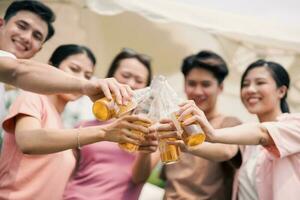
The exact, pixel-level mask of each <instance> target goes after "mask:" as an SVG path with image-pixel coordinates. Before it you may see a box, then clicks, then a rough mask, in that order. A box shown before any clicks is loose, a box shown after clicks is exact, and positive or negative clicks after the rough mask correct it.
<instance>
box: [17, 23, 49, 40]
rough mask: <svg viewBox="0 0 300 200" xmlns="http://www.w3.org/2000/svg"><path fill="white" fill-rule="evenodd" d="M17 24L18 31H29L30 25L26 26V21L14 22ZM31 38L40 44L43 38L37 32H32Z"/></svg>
mask: <svg viewBox="0 0 300 200" xmlns="http://www.w3.org/2000/svg"><path fill="white" fill-rule="evenodd" d="M16 24H17V27H18V28H19V29H20V30H23V31H27V30H29V29H30V28H31V27H30V24H28V23H27V22H26V21H22V20H20V21H17V22H16ZM32 36H33V38H34V39H35V40H37V41H38V42H42V41H43V39H44V37H43V35H42V33H41V32H39V31H37V30H34V31H33V33H32Z"/></svg>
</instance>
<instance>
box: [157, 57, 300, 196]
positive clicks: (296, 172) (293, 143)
mask: <svg viewBox="0 0 300 200" xmlns="http://www.w3.org/2000/svg"><path fill="white" fill-rule="evenodd" d="M289 81H290V79H289V75H288V73H287V72H286V70H285V69H284V68H283V67H282V66H281V65H279V64H278V63H274V62H267V61H264V60H258V61H256V62H254V63H252V64H251V65H250V66H249V67H248V68H247V69H246V71H245V72H244V74H243V76H242V81H241V99H242V102H243V104H244V105H245V107H246V108H247V109H248V111H249V112H250V113H251V114H256V115H257V117H258V119H259V122H260V123H247V124H243V125H239V126H236V127H233V128H225V129H216V130H215V129H213V127H212V126H211V125H210V124H209V123H208V121H207V119H206V117H205V115H204V114H203V112H202V111H201V110H200V109H199V108H197V106H195V104H194V103H193V102H187V103H185V104H183V105H181V106H182V107H181V110H180V112H179V114H180V115H181V116H180V118H179V120H182V121H183V123H184V124H191V123H193V122H195V121H196V122H198V123H200V125H201V126H202V128H203V129H204V131H205V133H206V135H207V140H208V141H210V142H214V143H225V144H239V145H247V146H243V147H242V148H241V149H242V150H241V151H242V155H243V163H242V166H241V167H240V170H239V173H238V175H237V177H236V181H235V189H234V193H233V199H234V200H235V199H239V200H254V199H260V200H282V199H289V200H296V199H299V197H300V190H299V188H300V167H299V166H300V115H299V114H288V113H289V108H288V105H287V102H286V97H287V90H288V88H289ZM191 113H192V114H194V116H193V117H192V118H189V119H187V120H183V119H184V116H185V115H188V114H191ZM163 123H170V122H168V121H165V122H163ZM167 126H169V127H167ZM171 126H172V125H171ZM171 126H170V124H167V125H164V126H161V127H160V129H161V130H164V129H166V128H170V127H171ZM248 145H249V146H248ZM250 145H251V146H250ZM236 153H237V152H232V154H233V155H234V154H236Z"/></svg>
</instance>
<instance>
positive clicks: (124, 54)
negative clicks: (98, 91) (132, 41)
mask: <svg viewBox="0 0 300 200" xmlns="http://www.w3.org/2000/svg"><path fill="white" fill-rule="evenodd" d="M127 58H135V59H137V60H138V61H139V62H140V63H142V64H143V65H144V66H145V67H146V69H147V71H148V77H147V86H149V85H150V82H151V79H152V69H151V58H150V57H149V56H148V55H146V54H141V53H138V52H136V51H135V50H133V49H130V48H123V49H122V51H121V52H120V53H118V54H117V55H116V57H115V58H114V59H113V60H112V63H111V64H110V67H109V69H108V72H107V74H106V78H110V77H113V76H114V74H115V72H116V71H117V69H118V67H119V65H120V62H121V61H122V60H124V59H127Z"/></svg>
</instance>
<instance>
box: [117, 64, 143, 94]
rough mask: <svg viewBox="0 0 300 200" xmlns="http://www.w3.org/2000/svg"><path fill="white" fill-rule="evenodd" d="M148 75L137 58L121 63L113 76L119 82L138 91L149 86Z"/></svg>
mask: <svg viewBox="0 0 300 200" xmlns="http://www.w3.org/2000/svg"><path fill="white" fill-rule="evenodd" d="M148 74H149V72H148V70H147V68H146V67H145V66H144V65H143V64H142V63H140V62H139V61H138V60H137V59H136V58H126V59H123V60H121V61H120V63H119V66H118V68H117V70H116V72H115V73H114V75H113V76H114V78H115V79H117V81H118V82H120V83H122V84H127V85H129V86H130V87H131V88H132V89H133V90H136V89H141V88H144V87H146V86H147V81H148Z"/></svg>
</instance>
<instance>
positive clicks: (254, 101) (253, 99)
mask: <svg viewBox="0 0 300 200" xmlns="http://www.w3.org/2000/svg"><path fill="white" fill-rule="evenodd" d="M258 101H260V98H257V97H251V98H248V100H247V102H248V103H250V104H254V103H257V102H258Z"/></svg>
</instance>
